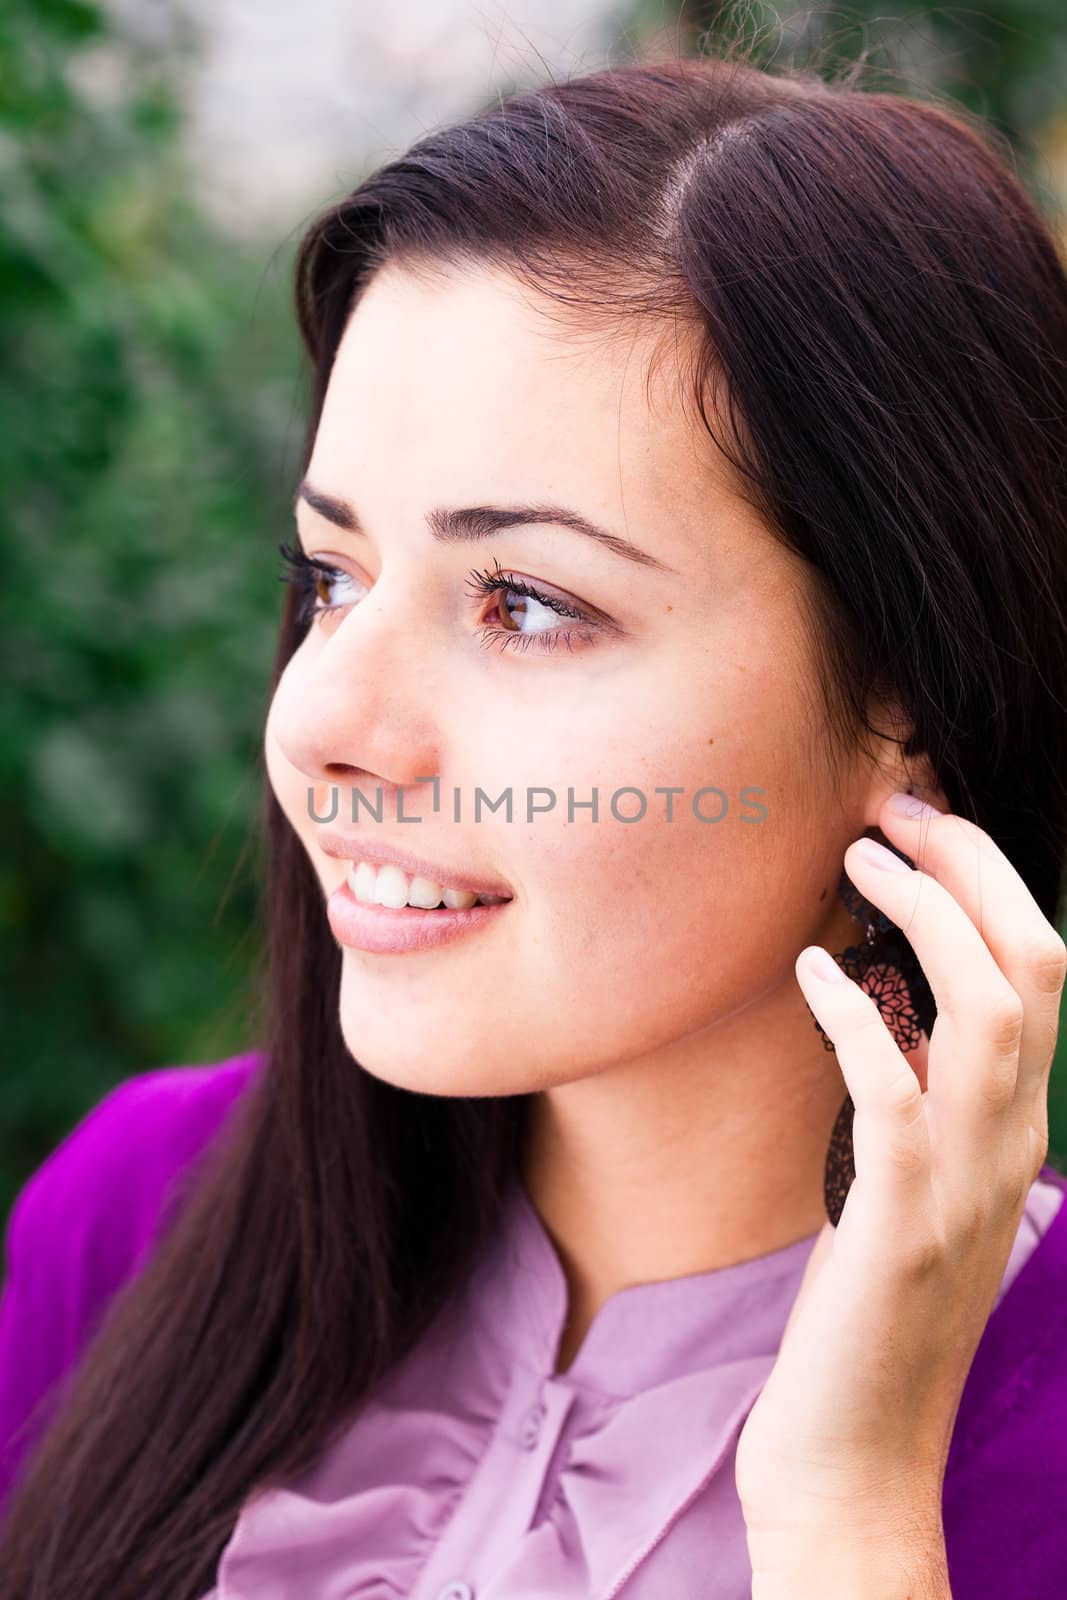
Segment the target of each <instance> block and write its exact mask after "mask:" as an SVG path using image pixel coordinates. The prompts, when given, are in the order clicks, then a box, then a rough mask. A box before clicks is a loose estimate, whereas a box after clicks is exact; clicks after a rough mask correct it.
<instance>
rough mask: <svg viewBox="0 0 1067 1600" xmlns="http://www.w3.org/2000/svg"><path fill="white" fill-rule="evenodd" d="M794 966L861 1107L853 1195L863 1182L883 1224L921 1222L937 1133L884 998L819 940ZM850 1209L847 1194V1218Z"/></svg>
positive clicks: (858, 1108)
mask: <svg viewBox="0 0 1067 1600" xmlns="http://www.w3.org/2000/svg"><path fill="white" fill-rule="evenodd" d="M850 876H851V874H850ZM815 952H818V953H819V954H821V955H825V956H827V958H828V960H829V969H828V970H827V976H826V977H821V976H819V975H818V972H817V970H816V968H815V967H814V966H812V965H810V964H809V958H810V957H811V956H812V954H813V953H815ZM816 959H818V956H817V957H816ZM830 969H832V972H831V971H830ZM793 970H794V971H795V973H796V978H797V982H798V983H799V984H800V987H801V989H802V990H803V991H804V998H805V999H806V1000H807V1002H808V1005H809V1006H810V1007H811V1009H812V1011H813V1012H814V1013H815V1015H816V1017H817V1018H818V1021H819V1024H820V1026H821V1027H822V1028H823V1029H824V1031H825V1032H826V1034H827V1036H828V1037H829V1038H830V1039H831V1040H832V1041H833V1045H834V1050H835V1051H836V1053H837V1060H838V1064H839V1066H840V1068H841V1073H842V1076H843V1077H844V1080H845V1083H846V1084H847V1085H848V1092H849V1094H850V1095H851V1096H852V1104H853V1106H854V1108H855V1110H854V1115H853V1121H852V1148H853V1151H854V1154H855V1163H856V1181H855V1183H854V1184H853V1186H852V1189H850V1191H849V1198H851V1195H852V1191H853V1190H854V1189H855V1188H856V1186H857V1185H862V1188H863V1190H864V1192H865V1194H866V1195H867V1197H868V1200H869V1201H870V1203H871V1205H872V1206H873V1211H871V1212H870V1213H869V1215H871V1216H873V1217H874V1218H875V1220H876V1224H877V1226H878V1227H883V1226H885V1225H886V1223H887V1222H892V1225H893V1226H894V1227H898V1226H899V1223H900V1221H901V1218H902V1217H903V1216H904V1215H906V1214H909V1213H910V1214H912V1215H913V1216H914V1217H915V1218H916V1219H919V1218H924V1217H928V1215H929V1211H930V1203H931V1175H930V1138H929V1131H928V1129H927V1125H926V1114H925V1102H924V1097H923V1092H922V1089H921V1088H920V1086H919V1080H918V1079H917V1078H916V1076H915V1074H914V1072H913V1071H912V1069H911V1067H910V1066H909V1065H908V1061H907V1058H906V1057H905V1056H904V1054H903V1053H902V1051H901V1050H900V1048H899V1046H898V1045H897V1042H896V1040H895V1039H894V1038H893V1035H892V1034H891V1033H890V1032H889V1029H888V1028H887V1027H886V1025H885V1023H884V1022H883V1020H882V1014H881V1012H880V1011H879V1009H878V1005H877V1003H876V1002H875V1001H874V1000H873V999H872V998H871V996H870V995H869V994H866V993H865V992H864V990H863V989H861V988H860V986H859V984H858V983H854V982H853V981H852V979H851V978H849V977H848V976H847V975H846V974H845V973H844V972H842V971H841V969H840V967H839V966H838V965H837V963H836V962H835V961H834V959H833V957H832V956H830V955H829V952H827V951H824V950H822V947H821V946H819V945H808V946H806V947H805V949H803V950H802V951H801V952H800V955H799V956H798V957H797V959H796V962H795V965H794V969H793ZM833 973H836V977H834V976H833ZM848 1207H849V1201H848V1199H846V1201H845V1209H844V1211H843V1212H842V1216H841V1222H842V1223H843V1222H844V1220H845V1217H846V1216H847V1215H848ZM855 1209H856V1208H855V1207H854V1208H853V1210H854V1211H855ZM839 1228H840V1224H839Z"/></svg>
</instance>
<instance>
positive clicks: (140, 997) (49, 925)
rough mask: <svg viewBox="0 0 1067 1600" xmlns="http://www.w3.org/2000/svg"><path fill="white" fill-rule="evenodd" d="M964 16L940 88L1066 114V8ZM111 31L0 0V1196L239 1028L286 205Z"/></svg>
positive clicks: (173, 80)
mask: <svg viewBox="0 0 1067 1600" xmlns="http://www.w3.org/2000/svg"><path fill="white" fill-rule="evenodd" d="M850 12H851V15H852V16H853V17H854V18H855V19H857V24H858V25H857V28H856V29H855V30H854V32H853V33H850V34H847V35H846V34H842V36H841V46H842V49H843V50H844V51H845V53H847V52H848V51H853V52H854V51H855V50H858V49H860V48H862V47H863V46H864V44H869V43H870V42H871V40H872V38H874V37H877V30H875V31H874V33H873V34H872V33H871V32H868V33H866V34H864V32H863V29H862V26H859V24H862V22H863V20H864V18H865V16H867V15H871V16H875V15H877V14H878V13H877V12H876V11H875V8H874V7H873V6H871V7H870V8H869V9H868V8H865V7H864V6H853V7H851V8H850ZM987 12H988V14H989V15H991V16H993V17H994V19H999V23H1000V24H1003V26H1002V27H1001V28H1000V31H999V32H998V31H997V29H996V28H994V29H993V36H994V38H995V40H996V43H995V47H994V48H988V47H987V45H986V44H981V43H977V44H976V43H975V42H974V39H975V34H976V22H975V14H974V13H973V12H969V11H963V12H961V13H960V14H959V17H958V18H957V21H956V22H955V23H954V22H952V21H951V14H946V13H943V12H940V11H939V12H937V13H936V14H935V16H934V18H933V19H932V20H931V22H930V26H931V27H933V28H936V29H938V30H941V32H940V33H939V37H941V38H943V39H944V41H945V43H944V51H945V55H946V58H947V60H948V62H949V64H950V65H951V66H952V67H953V71H954V73H955V76H953V74H952V73H947V74H946V77H947V78H949V79H950V80H951V81H950V82H949V87H951V88H952V90H953V92H955V93H957V94H958V95H959V97H960V99H962V100H965V101H970V103H972V104H974V105H975V108H976V109H979V110H982V111H983V112H985V113H986V114H988V115H990V116H991V117H992V118H993V119H994V120H995V121H996V122H997V123H998V125H1000V126H1001V127H1003V128H1004V130H1005V131H1007V132H1008V133H1009V134H1010V135H1011V137H1012V138H1013V139H1015V140H1016V141H1017V142H1018V144H1019V147H1020V149H1021V151H1022V155H1021V161H1022V163H1023V165H1024V166H1029V163H1030V162H1031V152H1030V149H1029V144H1028V142H1029V141H1030V140H1031V139H1033V138H1035V137H1037V135H1038V133H1039V132H1041V131H1044V133H1046V134H1047V132H1048V129H1049V128H1050V127H1052V128H1053V131H1054V132H1055V126H1056V125H1055V118H1056V116H1057V115H1059V116H1060V117H1062V115H1063V105H1062V99H1063V95H1062V86H1063V84H1064V82H1065V81H1067V73H1065V71H1064V66H1065V64H1067V14H1064V12H1063V11H1062V9H1061V6H1060V3H1059V0H1045V3H1044V4H1038V3H1030V4H1023V3H1015V4H1006V3H1001V4H998V5H996V6H993V7H989V8H987ZM745 15H746V17H747V19H748V20H749V21H750V22H752V23H753V24H754V25H761V24H762V23H763V21H764V19H765V16H766V15H767V12H766V8H763V7H761V6H758V5H750V6H747V7H746V8H745ZM946 18H947V20H946ZM664 21H668V22H671V23H672V25H674V26H675V28H676V30H680V32H681V33H682V34H685V33H686V32H689V33H693V34H696V33H698V32H699V31H700V30H703V29H712V30H714V28H715V27H716V26H718V25H719V23H720V21H721V14H720V13H719V12H717V11H715V10H714V9H713V10H711V11H708V10H707V9H703V10H702V9H700V8H696V9H694V8H688V7H684V8H682V10H681V11H676V12H672V13H670V14H669V16H668V15H665V13H664V10H663V8H662V6H657V7H652V6H646V5H645V4H638V5H637V7H636V9H635V10H634V11H633V12H632V14H631V15H630V17H629V19H628V29H627V35H628V39H629V42H630V44H631V45H632V47H633V48H635V49H638V48H640V46H641V41H642V40H647V39H648V38H649V36H650V35H651V33H652V31H653V30H654V28H656V27H657V26H660V25H662V24H663V23H664ZM113 29H114V24H113V23H111V22H110V21H109V20H108V18H107V15H106V13H105V12H104V11H103V10H102V9H101V8H100V7H98V6H97V5H95V4H92V3H89V0H7V4H6V5H5V7H4V8H3V11H2V13H0V193H2V195H3V204H2V208H0V314H2V316H3V323H4V338H3V341H2V344H0V404H2V407H3V416H4V426H3V428H0V473H2V482H3V486H4V492H3V500H2V508H0V539H2V545H0V548H2V553H3V562H4V583H3V589H2V596H3V599H2V604H3V607H4V616H3V626H2V629H0V639H2V644H0V648H2V650H3V654H4V661H3V681H4V684H5V686H6V689H7V693H6V695H5V697H4V701H3V707H2V710H0V807H2V811H0V828H2V838H3V848H2V851H0V921H2V929H3V951H4V955H3V971H2V974H0V983H2V991H0V992H2V995H3V1001H4V1019H5V1020H4V1029H3V1068H2V1071H0V1216H2V1215H6V1213H7V1211H8V1209H9V1206H10V1203H11V1201H12V1199H13V1197H14V1195H15V1193H16V1191H17V1189H18V1187H19V1186H20V1184H21V1183H22V1182H23V1181H24V1179H25V1178H26V1176H27V1175H28V1174H29V1172H30V1171H32V1170H33V1169H34V1168H35V1167H36V1166H37V1165H38V1164H39V1163H40V1161H42V1160H43V1159H44V1157H45V1156H46V1155H47V1153H48V1152H49V1151H50V1150H51V1149H52V1148H53V1146H54V1145H55V1144H56V1143H57V1142H58V1140H59V1139H60V1138H61V1137H62V1136H63V1135H64V1134H65V1133H66V1131H67V1130H68V1129H69V1128H70V1127H71V1126H73V1124H74V1123H75V1122H76V1121H77V1120H78V1118H79V1117H80V1116H82V1115H83V1114H84V1113H85V1112H86V1111H87V1110H88V1109H89V1108H90V1107H91V1106H92V1105H94V1104H95V1103H96V1102H97V1101H98V1100H99V1099H100V1098H101V1096H102V1095H103V1094H104V1093H105V1092H106V1091H107V1090H108V1089H109V1088H110V1087H111V1086H112V1085H113V1084H114V1083H116V1082H118V1081H119V1080H120V1079H122V1078H125V1077H128V1076H130V1075H131V1074H133V1073H135V1072H139V1071H144V1070H147V1069H149V1068H151V1067H155V1066H163V1065H171V1064H179V1063H185V1062H196V1061H210V1060H214V1059H217V1058H218V1057H220V1056H222V1055H225V1054H227V1053H229V1052H233V1051H237V1050H239V1049H241V1048H243V1047H244V1046H245V1045H246V1044H247V1043H248V1042H249V1038H250V1030H251V1029H253V1028H254V1026H255V1017H254V998H253V997H254V994H255V985H254V977H255V972H256V965H257V961H258V959H259V949H258V924H257V914H258V913H257V895H258V886H259V884H260V882H261V853H260V852H261V846H260V841H259V839H258V836H257V831H256V822H257V818H258V809H259V798H260V782H261V761H260V741H261V735H262V728H263V722H264V718H265V715H266V685H267V679H268V674H269V669H270V662H271V658H272V654H273V649H274V637H275V628H276V618H277V610H278V603H279V595H280V591H279V587H278V583H277V575H278V572H279V568H280V562H279V558H278V555H277V543H278V540H279V539H280V538H283V537H288V536H289V534H290V529H291V516H290V511H289V505H288V500H289V497H290V495H291V493H292V487H293V483H294V481H295V472H296V470H297V465H298V454H299V444H300V436H301V431H302V411H303V403H304V381H305V378H304V371H303V367H302V363H301V357H300V352H299V348H298V341H297V337H296V332H295V325H294V322H293V317H292V313H291V310H290V302H289V296H290V271H291V264H292V254H293V250H294V249H295V243H296V238H297V236H298V234H299V231H300V227H301V226H302V223H303V220H304V219H302V218H300V219H284V218H279V222H278V232H277V239H275V240H272V241H271V242H270V244H269V246H266V245H264V246H262V247H257V246H253V245H248V244H241V243H237V242H235V241H234V239H232V238H230V237H228V236H227V237H222V236H220V235H219V234H218V233H217V232H216V230H215V229H214V228H213V227H212V226H211V225H210V223H209V222H208V221H207V220H206V217H205V215H204V214H203V213H202V212H201V210H200V209H199V208H198V205H197V200H196V191H195V184H194V182H193V180H192V177H191V175H190V173H189V172H188V171H187V170H186V167H185V166H184V164H183V162H182V160H181V158H180V156H179V154H178V147H177V135H178V133H179V131H180V122H181V111H180V93H179V89H180V80H181V72H182V70H183V68H184V67H185V66H186V65H188V61H187V60H186V59H184V58H183V54H182V49H181V48H178V49H176V47H175V45H174V43H173V42H171V43H170V44H169V45H168V47H167V48H166V50H165V51H163V52H161V51H160V50H159V49H156V48H153V47H151V46H149V45H146V44H144V43H137V42H135V41H133V40H130V39H128V38H120V37H119V36H117V35H116V34H115V33H114V31H113ZM953 29H955V32H953ZM102 40H110V41H111V42H112V43H113V44H114V45H115V47H116V49H118V50H120V51H121V52H122V53H123V55H124V57H125V59H126V61H127V64H128V66H129V69H130V70H129V72H128V74H127V75H126V76H125V78H124V81H125V83H126V88H125V89H124V90H122V91H121V92H120V93H118V94H117V95H116V96H115V97H114V98H113V100H112V101H111V102H110V103H107V104H103V103H101V100H100V97H99V96H93V97H90V96H88V95H87V94H86V92H85V90H84V89H83V88H82V87H80V83H81V80H80V78H79V73H78V70H77V68H78V63H79V59H80V57H81V56H82V54H83V52H84V51H85V50H86V49H87V48H89V47H92V46H95V45H99V43H100V42H101V41H102ZM187 50H188V53H189V54H190V56H191V55H192V53H193V52H195V43H194V42H190V43H189V44H188V46H187ZM955 69H958V71H956V70H955ZM1033 171H1034V181H1035V183H1037V184H1038V185H1040V184H1041V183H1042V182H1043V181H1044V175H1043V172H1042V171H1041V170H1040V168H1039V167H1035V168H1034V169H1033ZM323 198H325V197H323ZM1042 198H1043V199H1044V200H1046V201H1047V203H1048V204H1049V206H1050V207H1051V206H1053V205H1054V204H1055V194H1054V192H1053V190H1049V191H1048V192H1047V193H1046V194H1044V195H1043V196H1042ZM286 228H288V229H289V232H288V234H286V232H285V230H286ZM278 240H283V242H282V243H280V244H279V243H278ZM1064 1051H1065V1042H1064V1041H1062V1040H1061V1062H1060V1064H1059V1065H1058V1067H1057V1071H1056V1073H1055V1074H1054V1079H1053V1084H1054V1089H1053V1111H1052V1116H1053V1128H1052V1144H1053V1149H1054V1151H1055V1152H1056V1153H1057V1154H1060V1153H1062V1152H1065V1151H1067V1098H1065V1092H1064V1085H1063V1082H1062V1080H1063V1077H1064V1070H1063V1063H1062V1057H1063V1054H1064Z"/></svg>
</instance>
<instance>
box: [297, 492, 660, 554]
mask: <svg viewBox="0 0 1067 1600" xmlns="http://www.w3.org/2000/svg"><path fill="white" fill-rule="evenodd" d="M301 500H306V501H307V503H308V505H309V506H311V508H312V510H314V511H317V512H319V514H320V515H321V516H324V517H326V518H327V519H328V520H329V521H330V522H333V523H335V524H336V525H337V527H339V528H344V529H345V530H346V531H347V532H349V533H364V532H365V529H364V527H363V524H362V523H361V522H360V520H359V517H358V516H357V514H356V511H355V509H354V507H352V506H350V505H349V504H348V501H347V500H340V499H338V498H337V496H336V495H332V494H324V493H323V492H322V491H321V490H319V489H316V488H314V487H313V486H312V485H311V484H310V483H309V482H308V480H307V479H306V478H305V479H304V480H303V482H302V483H301V484H300V487H299V488H298V489H297V491H296V495H295V497H294V499H293V510H294V511H295V510H296V508H297V506H298V505H299V503H300V501H301ZM532 523H554V524H556V525H557V526H558V527H561V528H570V529H571V531H572V532H573V533H580V534H582V535H583V536H584V537H585V538H587V539H593V540H595V541H596V543H597V544H602V545H603V546H604V547H605V548H606V549H608V550H612V551H614V553H615V554H616V555H618V556H623V557H624V558H625V559H626V560H627V561H634V562H636V563H637V564H638V565H640V566H643V567H655V568H657V569H658V570H659V571H661V572H674V571H675V569H674V568H673V567H670V566H668V565H667V563H666V562H665V561H660V560H659V558H658V557H657V556H653V555H650V554H649V552H648V551H647V550H642V549H641V548H640V547H639V546H638V545H636V544H631V543H630V541H629V539H623V538H621V537H620V536H619V535H618V534H617V533H609V532H608V531H607V529H605V528H598V527H597V525H596V523H595V522H590V521H589V519H588V517H583V516H582V515H581V514H580V513H579V512H577V511H571V510H570V509H569V508H568V507H567V506H556V505H545V504H543V503H541V504H537V505H519V506H462V507H459V508H455V507H447V506H437V507H435V508H434V509H433V510H432V511H428V512H427V514H426V526H427V527H428V528H429V530H430V533H431V535H432V536H433V538H435V539H437V540H439V541H440V542H441V543H442V544H457V543H460V542H462V541H472V542H473V541H474V540H478V539H491V538H492V537H493V535H494V534H496V533H499V532H500V531H501V530H502V529H504V528H514V527H528V526H529V525H530V524H532Z"/></svg>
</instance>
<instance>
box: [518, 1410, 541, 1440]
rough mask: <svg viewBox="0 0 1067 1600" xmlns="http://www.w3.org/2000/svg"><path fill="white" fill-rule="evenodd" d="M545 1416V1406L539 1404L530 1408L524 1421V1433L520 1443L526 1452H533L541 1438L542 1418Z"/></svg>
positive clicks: (521, 1435) (520, 1437)
mask: <svg viewBox="0 0 1067 1600" xmlns="http://www.w3.org/2000/svg"><path fill="white" fill-rule="evenodd" d="M544 1414H545V1408H544V1406H543V1405H540V1404H537V1405H533V1406H531V1407H530V1409H529V1411H527V1413H526V1416H525V1418H524V1419H523V1424H522V1432H521V1433H520V1435H519V1440H520V1443H521V1444H522V1447H523V1449H524V1450H532V1449H533V1448H534V1446H535V1445H536V1444H537V1441H538V1439H539V1438H540V1437H541V1418H542V1417H543V1416H544Z"/></svg>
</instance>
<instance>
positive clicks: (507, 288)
mask: <svg viewBox="0 0 1067 1600" xmlns="http://www.w3.org/2000/svg"><path fill="white" fill-rule="evenodd" d="M694 340H695V334H694V332H693V331H692V329H691V328H689V327H687V326H685V325H684V324H680V323H677V322H673V321H667V320H666V319H659V320H658V321H655V322H653V321H651V320H649V319H647V318H646V319H637V318H635V317H633V316H630V317H625V316H623V315H621V314H620V317H619V318H618V320H617V322H616V323H615V324H614V325H613V326H609V325H608V322H607V319H606V318H605V317H604V316H603V315H600V316H598V317H596V318H593V317H592V316H590V318H589V319H588V320H587V321H583V319H582V317H581V314H580V313H579V312H578V311H577V310H576V308H574V307H572V306H566V307H562V308H561V307H560V306H559V305H558V304H557V303H556V302H554V301H553V300H551V299H550V298H548V297H547V296H543V295H540V294H539V293H537V292H536V291H535V290H533V289H531V288H530V287H529V286H527V285H524V284H522V283H520V282H519V281H518V280H517V279H516V278H515V277H513V276H512V275H511V274H510V273H508V272H506V271H505V270H503V269H502V268H499V267H485V266H481V265H477V266H463V267H456V268H450V269H447V270H442V269H437V268H435V269H434V270H433V272H432V273H425V272H422V271H412V270H410V269H409V268H407V267H406V266H398V265H388V266H386V267H385V268H383V269H382V270H380V271H379V272H378V273H377V274H376V275H375V276H374V277H373V278H372V279H371V281H370V283H369V284H368V285H367V287H366V288H365V289H364V290H363V292H362V294H361V296H360V298H359V300H358V302H357V304H356V306H355V309H354V310H353V312H352V314H351V315H350V317H349V320H348V323H347V325H346V328H345V330H344V334H343V336H342V339H341V342H340V345H339V348H338V352H337V356H336V359H335V362H334V365H333V369H332V372H331V375H330V381H329V385H328V389H327V394H326V399H325V403H324V406H323V413H322V417H321V420H320V423H319V429H318V433H317V436H316V441H315V448H314V452H313V458H312V463H311V466H310V467H309V476H311V477H312V478H313V480H314V481H315V482H316V483H318V484H321V486H322V487H325V488H328V489H330V490H332V491H334V492H336V493H338V494H341V495H344V494H346V492H350V494H351V496H352V498H353V499H355V500H357V501H360V502H363V503H366V504H367V505H368V506H371V505H374V506H382V505H390V506H392V505H395V504H396V503H397V496H398V495H399V496H401V497H402V498H403V499H404V501H405V504H406V500H407V498H408V497H410V498H411V509H412V511H413V513H415V514H421V511H419V510H418V508H419V507H421V506H424V505H427V504H431V503H432V504H437V503H439V502H445V501H449V500H451V501H454V502H455V503H457V504H464V505H466V504H478V503H480V502H484V501H489V500H493V499H502V500H504V499H507V500H513V499H515V498H517V497H523V498H531V499H537V498H545V497H546V496H547V495H548V494H551V496H552V498H553V499H558V500H560V501H563V502H564V503H573V504H574V505H575V506H576V507H577V508H578V509H580V510H581V511H583V512H585V513H586V514H587V515H589V516H592V517H596V516H598V515H604V516H607V517H610V518H613V519H614V520H615V521H616V522H617V523H618V525H619V526H621V527H622V528H623V531H625V532H626V533H627V534H628V536H630V537H632V538H634V539H635V540H636V541H637V542H639V543H642V542H643V543H644V544H645V546H646V547H647V548H649V549H651V550H652V551H653V553H655V554H657V555H661V556H662V557H663V558H664V559H665V560H666V561H668V562H670V563H672V564H677V563H679V562H680V561H683V560H685V559H687V558H688V559H689V560H690V561H691V562H692V561H699V560H700V558H701V556H702V555H704V554H706V550H707V540H708V538H709V533H710V529H711V527H712V525H713V524H714V527H715V529H716V538H717V539H718V540H719V541H722V540H729V539H730V538H731V537H732V536H733V535H734V534H736V535H738V536H739V537H740V536H744V535H745V533H746V532H748V533H749V534H750V533H751V530H752V528H753V524H754V513H753V512H752V510H751V508H749V507H748V506H747V505H746V504H745V503H744V501H743V499H742V496H741V491H740V487H739V484H738V481H737V479H736V477H735V475H734V474H733V472H732V470H731V469H730V468H729V466H728V463H726V462H725V461H724V460H723V458H722V457H721V455H720V453H719V451H718V450H717V449H716V448H715V445H714V444H713V442H712V440H711V439H710V438H709V437H708V435H707V433H706V431H705V430H704V428H703V425H702V424H701V423H700V421H699V419H698V418H697V416H696V414H695V408H694V406H693V404H692V401H691V399H690V397H689V393H688V391H687V388H686V385H687V383H690V384H691V371H692V363H693V358H694V353H695V343H694Z"/></svg>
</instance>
